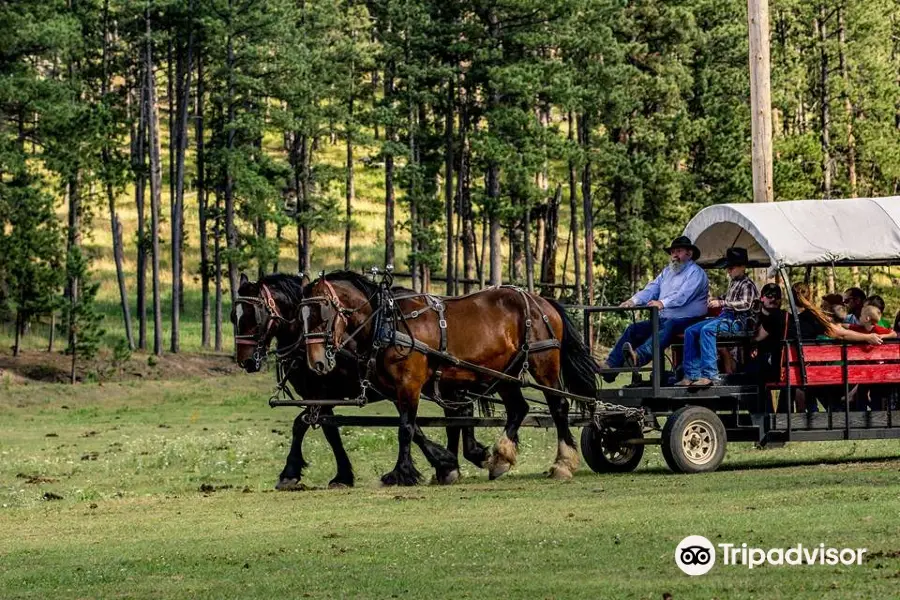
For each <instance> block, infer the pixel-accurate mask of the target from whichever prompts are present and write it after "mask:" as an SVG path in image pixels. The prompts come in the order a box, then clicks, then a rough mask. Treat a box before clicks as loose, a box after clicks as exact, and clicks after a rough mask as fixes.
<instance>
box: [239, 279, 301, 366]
mask: <svg viewBox="0 0 900 600" xmlns="http://www.w3.org/2000/svg"><path fill="white" fill-rule="evenodd" d="M234 304H235V305H238V304H248V305H250V306H252V307H253V310H254V311H255V313H256V328H255V330H254V331H253V333H246V334H238V333H235V334H234V343H235V344H236V345H238V346H256V348H255V349H254V351H253V357H252V358H253V361H254V362H255V363H256V370H257V371H258V370H259V369H260V367H261V366H262V363H263V361H264V360H265V358H266V355H267V354H268V346H269V342H270V341H271V340H272V338H271V333H272V330H273V329H274V328H275V327H276V326H277V325H278V322H279V321H281V322H284V323H287V322H288V320H287V319H285V318H284V316H282V314H281V312H280V311H279V310H278V304H277V303H276V302H275V298H274V297H273V296H272V292H270V291H269V288H267V287H266V286H265V285H264V284H260V286H259V295H258V296H238V297H237V298H235V299H234ZM260 323H265V326H264V327H263V328H262V329H263V331H262V333H260ZM235 325H237V323H235Z"/></svg>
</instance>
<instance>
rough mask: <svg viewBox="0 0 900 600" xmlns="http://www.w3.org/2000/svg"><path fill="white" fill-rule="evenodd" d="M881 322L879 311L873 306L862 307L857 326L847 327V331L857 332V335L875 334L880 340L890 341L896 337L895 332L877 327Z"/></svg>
mask: <svg viewBox="0 0 900 600" xmlns="http://www.w3.org/2000/svg"><path fill="white" fill-rule="evenodd" d="M880 320H881V311H880V310H879V309H878V307H877V306H875V305H874V304H867V305H865V306H863V309H862V312H861V313H860V315H859V325H849V326H848V327H847V329H849V330H850V331H857V332H859V333H877V334H878V335H880V336H881V337H882V339H888V340H889V339H892V338H895V337H897V332H896V331H894V330H892V329H888V328H887V327H882V326H881V325H879V323H878V322H879V321H880Z"/></svg>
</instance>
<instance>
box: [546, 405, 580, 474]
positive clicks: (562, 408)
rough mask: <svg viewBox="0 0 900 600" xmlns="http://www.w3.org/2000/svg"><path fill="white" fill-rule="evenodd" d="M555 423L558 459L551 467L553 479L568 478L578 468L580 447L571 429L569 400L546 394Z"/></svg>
mask: <svg viewBox="0 0 900 600" xmlns="http://www.w3.org/2000/svg"><path fill="white" fill-rule="evenodd" d="M545 397H546V398H547V406H548V407H549V408H550V415H551V416H552V417H553V424H554V425H556V439H557V442H556V460H555V461H553V465H552V466H551V467H550V477H551V479H559V480H563V481H565V480H568V479H572V474H573V473H575V471H577V470H578V463H579V459H578V447H577V446H576V445H575V438H573V437H572V431H571V430H570V429H569V401H568V400H566V399H565V398H563V397H561V396H554V395H551V394H545Z"/></svg>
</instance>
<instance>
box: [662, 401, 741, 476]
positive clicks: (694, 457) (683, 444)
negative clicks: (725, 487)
mask: <svg viewBox="0 0 900 600" xmlns="http://www.w3.org/2000/svg"><path fill="white" fill-rule="evenodd" d="M726 443H727V439H726V435H725V425H723V424H722V420H721V419H720V418H719V417H718V416H717V415H716V413H714V412H713V411H711V410H709V409H708V408H703V407H702V406H684V407H682V408H679V409H678V410H676V411H675V412H674V413H672V414H671V416H669V418H668V419H666V424H665V426H664V427H663V430H662V454H663V458H665V459H666V464H668V465H669V468H670V469H672V470H673V471H674V472H676V473H705V472H709V471H715V470H716V469H718V468H719V465H720V464H722V460H724V459H725V444H726Z"/></svg>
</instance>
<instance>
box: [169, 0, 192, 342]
mask: <svg viewBox="0 0 900 600" xmlns="http://www.w3.org/2000/svg"><path fill="white" fill-rule="evenodd" d="M188 14H189V15H190V18H191V19H193V16H194V2H193V0H191V1H190V2H189V3H188ZM189 27H190V30H189V31H188V40H187V57H185V56H184V53H183V52H182V51H181V48H179V51H178V81H177V82H176V84H177V96H178V98H177V100H178V103H177V104H178V115H177V121H178V122H177V128H178V135H177V136H176V142H177V147H176V149H175V151H176V153H175V162H176V164H175V202H174V204H173V206H172V343H171V350H172V352H173V353H177V352H178V351H179V350H180V349H181V340H180V335H181V310H182V309H183V307H184V281H183V277H184V269H183V260H182V259H183V253H182V246H183V244H184V159H185V155H186V154H187V142H188V139H187V137H188V136H187V133H188V105H189V104H190V99H191V75H192V73H193V72H194V69H193V62H194V27H193V23H191V25H189Z"/></svg>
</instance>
